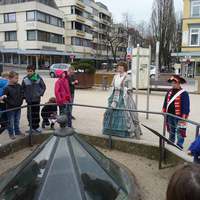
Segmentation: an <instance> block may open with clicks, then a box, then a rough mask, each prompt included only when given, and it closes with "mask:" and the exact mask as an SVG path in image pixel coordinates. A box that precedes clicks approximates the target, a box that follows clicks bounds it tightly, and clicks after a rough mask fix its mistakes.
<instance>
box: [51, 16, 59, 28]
mask: <svg viewBox="0 0 200 200" xmlns="http://www.w3.org/2000/svg"><path fill="white" fill-rule="evenodd" d="M50 20H51V24H52V25H54V26H58V19H57V17H53V16H51V18H50Z"/></svg>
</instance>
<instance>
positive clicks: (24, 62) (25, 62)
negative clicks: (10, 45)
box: [20, 55, 27, 64]
mask: <svg viewBox="0 0 200 200" xmlns="http://www.w3.org/2000/svg"><path fill="white" fill-rule="evenodd" d="M20 61H21V63H20V64H27V56H25V55H21V58H20Z"/></svg>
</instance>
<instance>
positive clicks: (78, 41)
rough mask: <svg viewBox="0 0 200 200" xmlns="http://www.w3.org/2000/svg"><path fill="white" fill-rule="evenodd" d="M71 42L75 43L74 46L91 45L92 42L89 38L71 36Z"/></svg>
mask: <svg viewBox="0 0 200 200" xmlns="http://www.w3.org/2000/svg"><path fill="white" fill-rule="evenodd" d="M71 44H72V45H75V46H83V47H91V46H92V43H91V41H90V40H87V39H83V38H78V37H72V41H71Z"/></svg>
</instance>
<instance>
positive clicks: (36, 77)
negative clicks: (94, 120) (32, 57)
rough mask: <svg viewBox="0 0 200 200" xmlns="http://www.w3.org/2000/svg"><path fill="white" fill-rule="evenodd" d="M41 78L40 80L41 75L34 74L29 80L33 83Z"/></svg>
mask: <svg viewBox="0 0 200 200" xmlns="http://www.w3.org/2000/svg"><path fill="white" fill-rule="evenodd" d="M39 78H40V77H39V75H38V74H36V73H34V74H33V75H32V76H31V77H29V79H30V80H31V81H37V80H38V79H39Z"/></svg>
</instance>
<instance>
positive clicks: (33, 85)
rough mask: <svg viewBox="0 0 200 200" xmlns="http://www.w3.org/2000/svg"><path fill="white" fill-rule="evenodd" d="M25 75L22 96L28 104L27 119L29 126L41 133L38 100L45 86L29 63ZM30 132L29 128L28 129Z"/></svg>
mask: <svg viewBox="0 0 200 200" xmlns="http://www.w3.org/2000/svg"><path fill="white" fill-rule="evenodd" d="M26 70H27V76H26V77H24V79H23V81H22V88H23V90H24V97H25V99H26V102H27V104H28V112H27V115H28V121H29V126H30V125H31V126H32V130H33V131H34V132H35V133H41V129H40V106H39V104H40V101H41V97H42V96H43V95H44V93H45V90H46V86H45V83H44V81H43V79H42V78H41V77H40V76H39V74H37V73H36V72H35V67H34V66H31V65H29V66H28V67H27V68H26ZM28 132H30V130H29V131H28Z"/></svg>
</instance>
